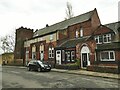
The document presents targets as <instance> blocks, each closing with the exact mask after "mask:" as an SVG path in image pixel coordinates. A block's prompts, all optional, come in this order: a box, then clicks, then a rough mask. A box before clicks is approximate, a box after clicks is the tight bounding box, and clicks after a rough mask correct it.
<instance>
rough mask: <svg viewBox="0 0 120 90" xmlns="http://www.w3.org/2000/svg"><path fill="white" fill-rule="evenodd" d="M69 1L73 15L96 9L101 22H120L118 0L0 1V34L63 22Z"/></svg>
mask: <svg viewBox="0 0 120 90" xmlns="http://www.w3.org/2000/svg"><path fill="white" fill-rule="evenodd" d="M67 1H68V2H70V3H71V4H72V7H73V12H74V16H77V15H80V14H82V13H85V12H88V11H91V10H93V9H94V8H97V11H98V14H99V17H100V20H101V23H102V24H107V23H111V22H116V21H118V1H119V0H0V29H1V30H0V37H1V36H4V35H6V34H9V33H11V32H13V31H15V29H17V28H19V27H21V26H24V27H28V28H31V29H41V28H43V27H45V25H46V24H49V25H52V24H54V23H57V22H60V21H63V20H64V18H65V16H66V14H65V9H66V2H67Z"/></svg>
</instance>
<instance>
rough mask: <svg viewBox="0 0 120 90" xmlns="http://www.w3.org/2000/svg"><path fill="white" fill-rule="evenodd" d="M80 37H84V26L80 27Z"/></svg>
mask: <svg viewBox="0 0 120 90" xmlns="http://www.w3.org/2000/svg"><path fill="white" fill-rule="evenodd" d="M80 37H83V28H81V29H80Z"/></svg>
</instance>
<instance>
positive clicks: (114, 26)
mask: <svg viewBox="0 0 120 90" xmlns="http://www.w3.org/2000/svg"><path fill="white" fill-rule="evenodd" d="M105 26H106V27H108V28H110V29H111V30H113V31H114V32H115V33H117V32H118V28H120V21H118V22H114V23H109V24H105Z"/></svg>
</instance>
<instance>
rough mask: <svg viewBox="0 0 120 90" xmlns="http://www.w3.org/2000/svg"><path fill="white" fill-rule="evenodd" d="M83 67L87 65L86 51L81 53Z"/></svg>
mask: <svg viewBox="0 0 120 90" xmlns="http://www.w3.org/2000/svg"><path fill="white" fill-rule="evenodd" d="M82 62H83V67H86V66H87V53H83V54H82Z"/></svg>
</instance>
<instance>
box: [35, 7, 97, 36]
mask: <svg viewBox="0 0 120 90" xmlns="http://www.w3.org/2000/svg"><path fill="white" fill-rule="evenodd" d="M95 10H96V9H95ZM93 12H94V10H92V11H89V12H87V13H84V14H81V15H79V16H76V17H72V18H70V19H67V20H64V21H61V22H59V23H56V24H53V25H51V26H48V27H45V28H42V29H40V30H38V31H36V32H35V33H34V34H38V36H41V35H44V34H47V33H51V32H55V31H57V30H62V29H65V28H67V27H68V26H70V25H73V24H77V23H81V22H84V21H87V20H89V19H90V18H91V16H92V14H93Z"/></svg>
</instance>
